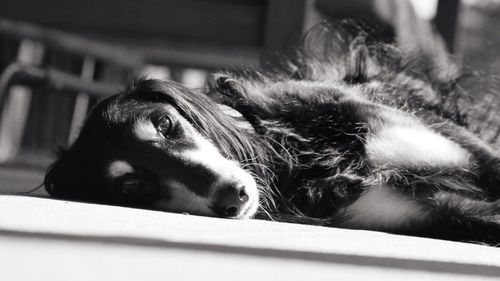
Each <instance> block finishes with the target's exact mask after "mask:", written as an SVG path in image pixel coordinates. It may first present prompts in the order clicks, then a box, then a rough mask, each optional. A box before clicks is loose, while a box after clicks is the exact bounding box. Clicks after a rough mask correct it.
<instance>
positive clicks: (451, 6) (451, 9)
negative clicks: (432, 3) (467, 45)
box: [434, 0, 460, 53]
mask: <svg viewBox="0 0 500 281" xmlns="http://www.w3.org/2000/svg"><path fill="white" fill-rule="evenodd" d="M459 10H460V0H439V2H438V6H437V13H436V17H435V19H434V23H435V24H436V28H437V30H438V31H439V33H440V34H441V36H442V37H443V39H444V41H445V42H446V46H447V47H448V50H449V51H450V52H451V53H453V52H454V50H455V34H456V26H457V20H458V13H459Z"/></svg>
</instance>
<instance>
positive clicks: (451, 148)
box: [366, 125, 471, 168]
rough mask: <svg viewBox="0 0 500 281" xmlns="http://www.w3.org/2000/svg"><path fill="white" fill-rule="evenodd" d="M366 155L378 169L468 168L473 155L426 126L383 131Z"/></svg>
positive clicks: (374, 139) (397, 127)
mask: <svg viewBox="0 0 500 281" xmlns="http://www.w3.org/2000/svg"><path fill="white" fill-rule="evenodd" d="M366 152H367V155H368V158H369V160H370V162H371V163H372V164H374V165H376V166H381V165H391V166H397V167H406V168H411V167H413V168H415V167H421V166H432V167H443V166H452V167H459V168H466V167H467V166H468V164H469V159H470V156H471V155H470V153H469V152H468V151H467V150H465V149H463V148H462V147H461V146H459V145H458V144H457V143H455V142H453V141H451V140H449V139H447V138H445V137H443V136H441V135H440V134H438V133H436V132H434V131H432V130H431V129H429V128H426V127H424V126H422V125H415V126H408V127H407V126H401V125H393V126H388V127H385V128H382V129H381V130H380V131H379V132H377V133H376V135H373V136H371V137H370V138H368V140H367V144H366Z"/></svg>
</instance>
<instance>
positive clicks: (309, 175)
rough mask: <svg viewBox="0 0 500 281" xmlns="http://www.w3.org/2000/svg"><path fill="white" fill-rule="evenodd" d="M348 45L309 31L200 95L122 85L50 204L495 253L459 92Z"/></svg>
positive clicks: (94, 119) (340, 37) (486, 149)
mask: <svg viewBox="0 0 500 281" xmlns="http://www.w3.org/2000/svg"><path fill="white" fill-rule="evenodd" d="M352 30H353V29H349V28H339V27H336V28H333V30H332V28H331V27H328V28H325V27H322V28H319V31H318V32H317V33H316V34H313V35H310V36H312V37H313V38H314V40H313V42H315V43H314V44H310V46H313V49H314V50H313V51H312V52H310V51H308V50H307V48H304V49H303V50H302V52H301V55H300V56H298V58H297V59H294V60H288V61H286V63H284V64H283V67H282V68H280V70H279V71H271V72H266V73H264V72H259V71H244V72H241V73H220V74H214V75H210V76H209V77H208V79H207V87H206V88H204V89H199V90H191V89H187V88H185V87H183V86H182V85H180V84H178V83H175V82H173V81H160V80H155V79H148V78H145V77H143V78H140V79H137V80H134V81H132V82H131V83H130V85H129V86H128V87H127V89H126V90H124V91H123V92H121V93H118V94H116V95H114V96H111V97H108V98H106V99H104V100H102V101H101V102H100V103H98V104H97V105H96V106H95V107H94V108H93V110H92V111H91V112H90V114H89V116H88V118H87V120H86V122H85V124H84V126H83V127H82V129H81V132H80V134H79V136H78V138H77V139H76V141H75V142H74V143H73V144H72V145H71V146H70V147H69V149H65V150H62V151H61V153H60V154H59V157H58V159H57V160H56V161H55V162H54V163H53V165H51V167H50V168H49V169H48V171H47V174H46V177H45V181H44V184H45V187H46V190H47V191H48V193H50V194H51V195H52V196H54V197H57V198H63V199H70V200H82V201H90V202H98V203H106V204H116V205H124V206H133V207H141V208H149V209H156V210H164V211H171V212H183V213H189V214H195V215H203V216H215V217H224V218H237V219H240V218H254V217H255V218H264V219H273V220H278V221H288V222H298V223H308V224H315V225H323V226H332V227H343V228H353V229H368V230H378V231H387V232H391V233H398V234H404V235H414V236H424V237H434V238H441V239H448V240H458V241H471V242H480V243H488V244H492V245H494V244H496V243H499V242H500V201H499V196H500V187H499V183H500V154H499V153H498V152H497V151H495V150H494V149H493V148H492V147H491V146H490V145H488V144H487V143H486V142H484V141H482V140H481V139H479V138H478V137H477V136H476V135H474V134H473V133H472V132H471V131H469V130H468V129H467V116H466V114H464V113H463V112H464V111H463V110H462V109H461V108H460V107H461V104H460V103H461V101H463V100H464V99H463V97H464V96H466V95H467V94H464V92H465V91H464V90H463V89H462V88H461V84H460V82H459V78H458V77H456V76H453V75H451V74H450V75H448V74H449V73H447V72H446V71H445V70H443V68H442V67H441V68H439V67H436V63H435V61H433V54H420V55H417V56H413V57H412V58H410V57H409V56H408V55H407V54H405V53H404V52H402V51H400V50H398V49H397V48H396V47H394V46H392V45H389V44H385V43H384V44H383V43H377V42H371V41H370V39H369V36H367V34H365V33H363V32H360V31H359V30H358V31H356V32H352ZM308 42H311V40H309V41H308ZM318 42H319V43H318ZM306 45H307V44H306ZM447 69H450V68H447Z"/></svg>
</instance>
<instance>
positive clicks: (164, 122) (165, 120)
mask: <svg viewBox="0 0 500 281" xmlns="http://www.w3.org/2000/svg"><path fill="white" fill-rule="evenodd" d="M155 126H156V130H158V132H160V133H161V134H162V135H164V136H165V135H168V133H169V132H170V130H171V129H172V120H170V118H169V117H168V116H162V117H160V118H159V119H158V121H157V122H156V124H155Z"/></svg>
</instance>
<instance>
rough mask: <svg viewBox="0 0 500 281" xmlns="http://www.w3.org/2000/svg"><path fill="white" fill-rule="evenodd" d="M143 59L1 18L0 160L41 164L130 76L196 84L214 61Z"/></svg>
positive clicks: (95, 42)
mask: <svg viewBox="0 0 500 281" xmlns="http://www.w3.org/2000/svg"><path fill="white" fill-rule="evenodd" d="M165 53H169V52H168V50H167V51H165ZM173 53H174V54H176V55H177V56H181V57H182V55H184V56H186V54H184V53H185V52H184V53H183V52H177V53H176V52H173ZM156 55H157V56H158V54H156ZM161 55H162V54H161V52H160V56H161ZM145 57H146V56H145V54H144V53H143V52H140V51H138V50H135V49H132V48H127V47H123V46H119V45H114V44H110V43H104V42H101V41H98V40H92V39H89V38H85V37H82V36H78V35H75V34H71V33H67V32H62V31H59V30H54V29H49V28H42V27H40V26H37V25H32V24H28V23H24V22H19V21H13V20H9V19H5V18H0V73H1V77H0V106H1V108H2V110H0V113H1V116H0V163H9V164H22V165H34V166H40V167H45V166H46V165H47V164H48V162H49V161H50V158H51V155H52V154H53V152H54V151H55V150H56V149H57V147H58V146H60V145H66V144H68V143H70V142H71V141H72V140H73V139H74V137H75V136H76V134H77V133H78V129H79V127H80V126H81V124H82V122H83V121H84V118H85V115H86V114H87V111H88V109H89V107H90V106H92V104H94V103H95V102H96V100H97V99H98V98H99V97H102V96H106V95H110V94H113V93H116V92H117V91H118V90H119V89H120V88H121V87H122V85H124V84H125V83H126V81H127V80H128V79H129V78H130V77H132V76H137V75H141V74H149V75H151V76H156V77H160V78H167V77H168V78H171V79H174V80H177V81H179V82H182V83H184V84H186V85H187V86H188V87H200V86H202V85H203V83H204V80H205V75H206V69H207V68H208V67H209V66H210V65H211V64H210V60H213V57H210V56H209V57H208V62H207V60H202V59H201V58H198V62H199V64H200V65H201V66H199V67H198V66H196V65H193V62H192V61H188V63H190V64H186V65H182V64H181V63H180V62H179V61H174V62H173V63H172V65H171V66H169V65H155V64H151V61H152V58H151V57H152V56H151V54H149V58H148V60H146V58H145ZM190 57H191V56H190ZM164 61H165V60H164ZM218 62H219V64H220V61H218ZM226 64H227V65H226V66H228V67H230V66H231V62H227V59H226ZM217 66H218V65H213V66H212V67H217Z"/></svg>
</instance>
